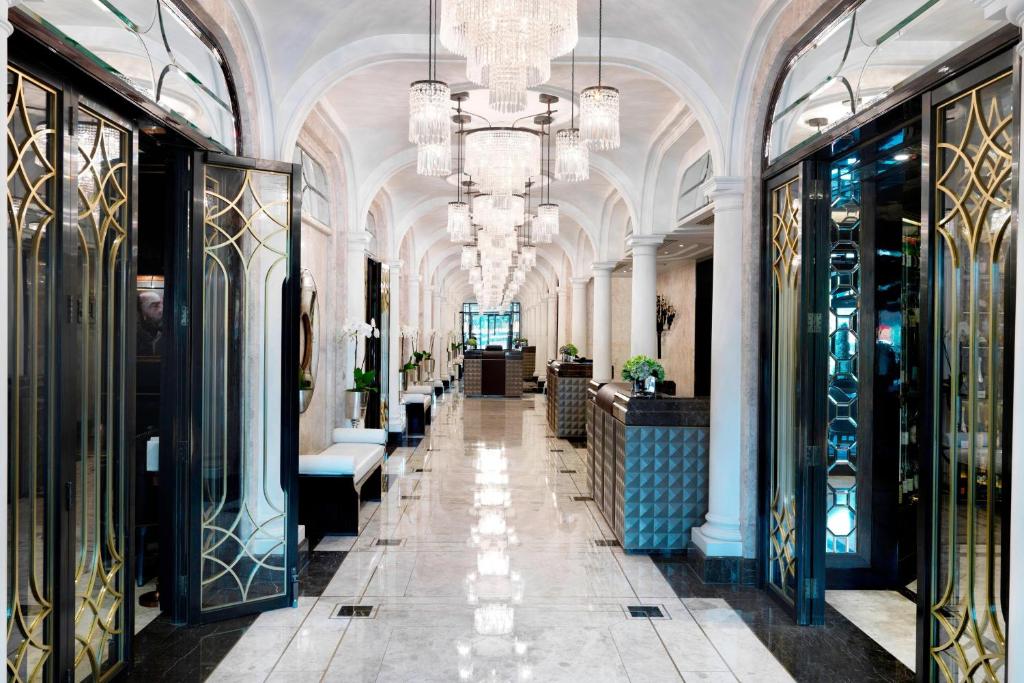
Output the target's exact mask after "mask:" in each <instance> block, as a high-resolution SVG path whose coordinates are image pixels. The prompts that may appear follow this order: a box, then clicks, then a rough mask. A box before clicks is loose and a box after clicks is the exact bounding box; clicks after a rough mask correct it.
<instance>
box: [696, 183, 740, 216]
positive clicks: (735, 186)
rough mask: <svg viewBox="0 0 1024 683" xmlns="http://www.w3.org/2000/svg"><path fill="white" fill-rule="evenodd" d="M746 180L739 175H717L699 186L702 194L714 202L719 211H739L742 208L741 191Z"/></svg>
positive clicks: (716, 211) (716, 210) (716, 209)
mask: <svg viewBox="0 0 1024 683" xmlns="http://www.w3.org/2000/svg"><path fill="white" fill-rule="evenodd" d="M746 187H747V181H746V179H744V178H741V177H739V176H725V175H717V176H714V177H713V178H710V179H709V180H707V181H706V182H705V183H704V184H703V185H701V186H700V189H701V192H703V193H704V196H705V197H707V198H708V199H710V200H711V201H712V202H714V204H715V213H718V212H719V211H739V210H740V209H742V208H743V192H744V191H745V190H746Z"/></svg>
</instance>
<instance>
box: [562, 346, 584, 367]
mask: <svg viewBox="0 0 1024 683" xmlns="http://www.w3.org/2000/svg"><path fill="white" fill-rule="evenodd" d="M558 352H559V353H560V354H562V362H563V363H571V362H572V361H573V359H575V358H576V356H578V355H579V353H580V350H579V349H577V348H576V345H575V344H573V343H567V344H562V346H560V347H559V349H558Z"/></svg>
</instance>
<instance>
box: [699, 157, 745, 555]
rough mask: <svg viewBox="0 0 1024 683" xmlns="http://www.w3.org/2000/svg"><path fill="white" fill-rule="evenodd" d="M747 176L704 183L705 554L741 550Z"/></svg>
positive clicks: (701, 530)
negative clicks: (709, 272) (740, 266)
mask: <svg viewBox="0 0 1024 683" xmlns="http://www.w3.org/2000/svg"><path fill="white" fill-rule="evenodd" d="M744 186H745V184H744V180H743V179H742V178H733V177H723V176H719V177H715V178H712V179H711V180H709V181H708V182H707V183H705V185H704V191H705V192H706V193H707V195H708V197H709V198H710V199H711V200H712V201H713V202H714V210H715V236H714V274H713V284H712V299H711V430H710V435H709V446H708V450H709V456H708V457H709V471H708V480H709V483H708V514H707V521H706V522H705V523H704V525H703V526H700V527H696V528H694V530H693V542H694V543H695V544H696V545H697V547H698V548H700V549H701V550H702V551H703V552H704V554H705V555H708V556H711V555H717V556H723V555H724V556H736V557H739V556H741V555H742V554H743V538H742V534H741V532H740V514H741V507H740V506H741V493H742V489H743V487H742V486H741V483H742V478H741V476H740V432H741V430H740V406H742V405H743V396H742V391H741V387H742V380H743V373H742V371H741V368H742V365H743V346H742V339H743V324H742V316H741V315H740V313H741V311H742V310H743V289H742V282H743V279H742V278H740V277H737V276H736V267H735V264H737V263H742V262H743V190H744Z"/></svg>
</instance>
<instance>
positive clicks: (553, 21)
mask: <svg viewBox="0 0 1024 683" xmlns="http://www.w3.org/2000/svg"><path fill="white" fill-rule="evenodd" d="M440 38H441V43H442V44H443V45H444V46H445V47H447V48H448V49H449V50H451V51H452V52H454V53H456V54H459V55H462V56H464V57H465V58H466V76H467V78H469V80H471V81H473V82H475V83H479V84H480V85H482V86H484V87H486V88H488V89H489V90H490V104H491V107H493V108H494V109H495V110H497V111H499V112H502V113H506V114H511V113H515V112H519V111H522V110H523V109H524V108H525V107H526V90H527V88H531V87H534V86H537V85H540V84H541V83H545V82H547V80H548V79H549V78H551V60H552V59H554V58H555V57H559V56H561V55H564V54H567V53H568V52H569V51H570V50H572V49H573V48H574V47H575V46H576V43H577V42H578V40H579V26H578V21H577V11H576V0H444V6H443V8H442V12H441V27H440Z"/></svg>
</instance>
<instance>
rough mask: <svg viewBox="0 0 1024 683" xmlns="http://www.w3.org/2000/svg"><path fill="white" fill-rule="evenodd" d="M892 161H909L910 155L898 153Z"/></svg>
mask: <svg viewBox="0 0 1024 683" xmlns="http://www.w3.org/2000/svg"><path fill="white" fill-rule="evenodd" d="M893 159H895V160H896V161H907V160H908V159H910V155H909V154H907V153H906V152H900V153H899V154H897V155H895V156H894V157H893Z"/></svg>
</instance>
